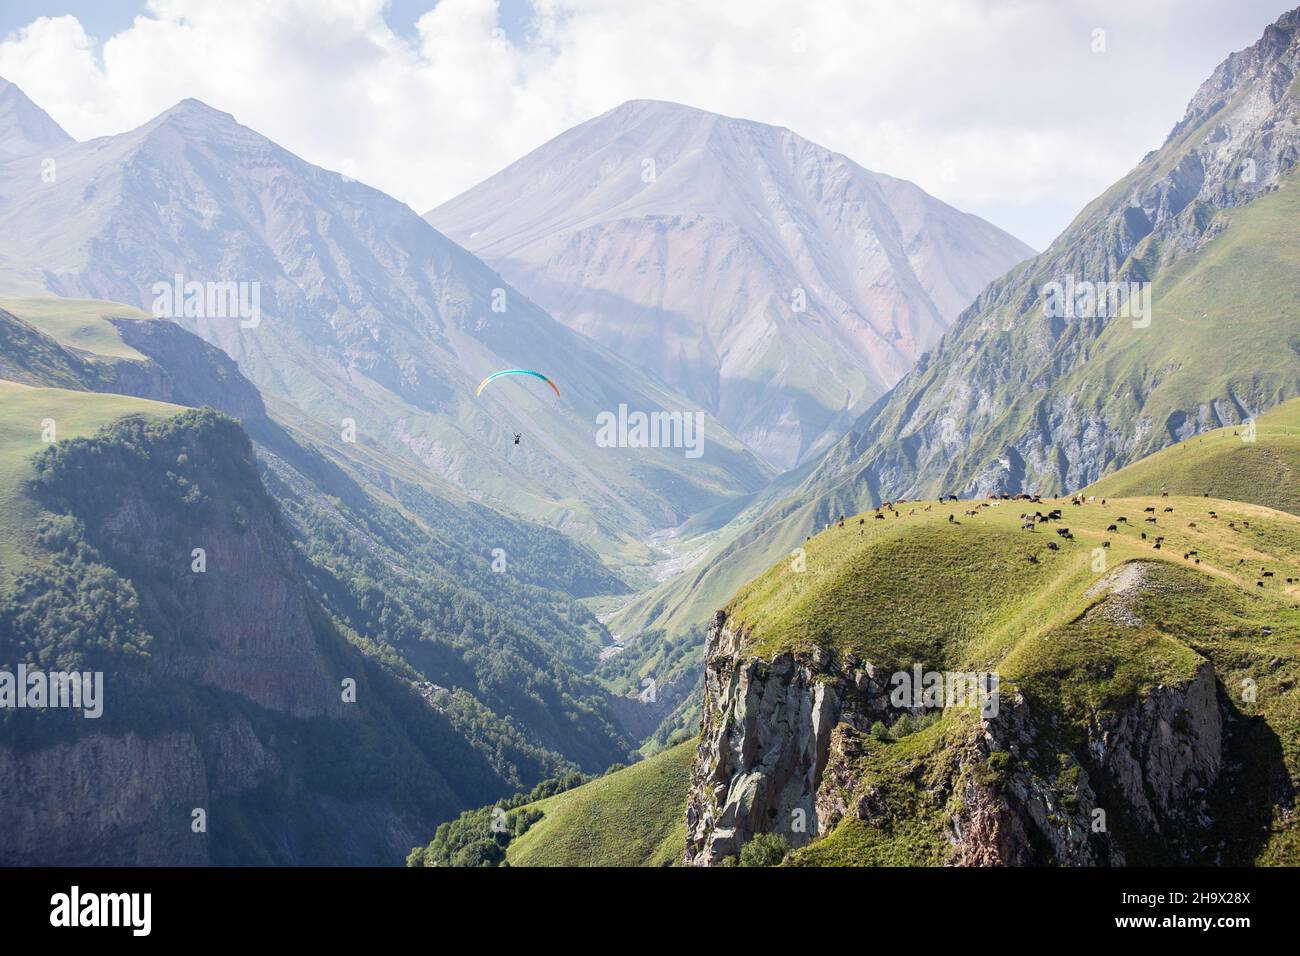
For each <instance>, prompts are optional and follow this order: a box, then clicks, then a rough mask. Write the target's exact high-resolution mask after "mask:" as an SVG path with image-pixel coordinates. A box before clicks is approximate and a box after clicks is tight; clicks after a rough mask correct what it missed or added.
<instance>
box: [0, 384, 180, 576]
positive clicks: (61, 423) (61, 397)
mask: <svg viewBox="0 0 1300 956" xmlns="http://www.w3.org/2000/svg"><path fill="white" fill-rule="evenodd" d="M182 411H184V409H182V408H181V407H180V406H178V405H167V404H164V403H162V402H151V401H147V400H145V399H141V398H128V397H127V396H125V395H101V394H92V393H89V392H75V391H68V390H65V389H61V388H32V387H30V386H27V385H19V384H17V383H14V382H7V381H3V380H0V584H3V583H4V581H5V580H6V579H7V578H8V577H9V576H11V575H12V574H13V573H14V572H15V571H16V570H17V569H18V568H19V567H20V566H21V564H22V563H23V561H24V558H23V554H22V550H21V548H20V542H21V541H23V540H25V539H26V538H27V537H29V533H30V528H31V524H32V522H33V521H34V520H35V518H36V514H37V512H38V510H39V509H38V508H37V506H36V504H35V503H34V502H33V501H31V499H29V498H28V497H27V496H26V495H25V494H24V493H23V483H24V482H25V481H26V480H27V479H29V478H30V477H31V476H32V461H31V460H32V457H33V456H34V455H35V454H36V453H37V452H39V451H41V450H42V449H43V448H45V447H46V442H45V441H44V438H43V434H44V425H43V424H42V423H43V422H44V421H45V420H46V419H52V420H53V422H54V426H55V437H56V438H57V439H58V440H63V439H66V438H78V437H82V436H85V435H90V434H92V433H93V432H96V431H98V430H99V429H100V428H101V427H102V426H104V425H106V424H108V423H110V422H113V421H115V420H117V419H119V418H123V417H125V416H127V415H145V416H149V417H156V418H166V417H170V416H172V415H175V414H177V413H179V412H182Z"/></svg>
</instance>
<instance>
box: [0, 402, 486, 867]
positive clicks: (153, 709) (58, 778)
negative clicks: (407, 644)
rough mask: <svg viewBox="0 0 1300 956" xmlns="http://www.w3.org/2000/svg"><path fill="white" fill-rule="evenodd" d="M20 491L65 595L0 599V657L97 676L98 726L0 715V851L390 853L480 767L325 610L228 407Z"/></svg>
mask: <svg viewBox="0 0 1300 956" xmlns="http://www.w3.org/2000/svg"><path fill="white" fill-rule="evenodd" d="M87 475H93V476H94V480H93V481H89V480H86V476H87ZM33 494H34V495H35V496H36V497H37V498H38V500H39V501H40V502H41V503H42V504H43V505H44V506H45V507H46V508H47V509H48V511H49V513H50V514H51V515H56V516H59V517H58V518H57V519H53V520H55V522H56V524H57V526H58V527H61V528H62V529H63V531H62V534H63V535H64V536H65V538H66V541H65V543H59V542H57V541H54V539H52V538H50V537H48V536H45V537H43V538H42V539H41V540H42V541H43V542H45V544H46V545H47V546H48V547H50V548H52V549H53V553H51V554H47V555H45V561H46V562H48V564H49V565H50V566H51V567H52V568H54V569H56V571H57V573H58V574H60V575H62V577H59V578H58V580H59V582H60V583H61V584H62V587H53V586H52V584H51V582H50V581H47V580H46V579H45V578H43V577H41V575H42V574H47V573H51V572H47V571H43V570H40V569H38V570H36V571H33V572H30V573H31V574H34V575H36V577H34V578H32V579H31V580H30V581H29V580H26V579H20V581H19V583H18V584H17V586H16V587H17V588H18V597H16V598H15V599H14V600H13V601H12V602H11V601H10V600H9V596H8V595H6V596H5V601H3V602H0V661H2V662H3V663H4V664H5V665H8V666H12V665H13V663H14V661H15V659H17V660H24V659H26V660H29V661H30V660H32V659H33V658H34V659H35V660H37V661H43V662H44V663H45V665H46V666H47V667H49V668H51V669H53V668H54V666H55V664H54V662H55V661H56V660H57V661H58V662H59V666H65V665H64V664H63V662H64V661H65V660H72V659H74V658H75V659H76V660H77V661H78V663H77V665H76V668H77V669H90V670H100V669H102V671H103V672H104V679H103V687H104V690H103V716H102V717H101V718H99V719H96V720H91V719H85V718H82V717H81V716H80V715H79V714H67V713H53V712H51V713H44V712H41V713H34V712H29V711H22V712H15V711H11V712H8V713H7V714H5V715H4V717H5V721H4V723H3V724H2V725H0V832H4V833H6V834H9V835H10V837H9V838H7V839H5V840H3V841H0V863H4V864H7V865H14V864H23V865H30V864H78V865H82V864H99V865H127V864H155V865H160V864H163V865H173V864H202V863H282V864H288V863H307V862H315V863H352V864H362V863H369V864H379V863H390V864H396V863H399V862H400V861H401V859H402V858H403V856H404V855H405V853H406V851H407V850H408V849H409V848H410V846H411V845H412V843H413V841H414V839H415V835H416V834H417V833H422V832H425V831H427V830H428V829H429V828H430V827H431V826H432V825H433V823H434V822H436V821H437V820H439V819H445V818H446V817H447V816H449V815H451V814H454V813H455V812H456V811H457V810H459V809H463V808H464V807H466V806H470V805H473V804H474V803H475V802H476V801H477V800H479V799H481V797H480V796H479V794H480V791H481V788H482V787H483V786H484V785H485V784H488V785H490V783H491V781H492V780H493V779H494V778H493V777H492V771H491V769H490V768H488V767H487V766H486V765H485V761H484V759H483V757H482V756H481V755H479V754H478V753H476V752H475V751H474V750H473V749H472V748H471V747H470V745H469V744H468V743H466V742H465V741H464V740H463V739H462V738H460V737H459V736H458V735H457V734H455V732H454V731H452V730H451V728H450V726H449V725H448V722H447V720H446V718H444V717H443V716H441V715H440V714H438V713H436V712H434V711H432V710H430V709H429V708H427V707H426V706H425V705H424V704H423V703H422V702H421V701H420V700H419V698H418V695H417V694H416V692H415V690H414V689H413V688H412V687H410V686H409V685H408V684H406V683H405V682H404V681H401V680H399V679H397V678H395V677H394V676H393V675H391V674H389V673H388V672H386V671H385V670H384V669H383V668H382V667H381V666H379V665H377V664H375V663H374V662H371V661H369V660H367V659H366V658H365V657H364V656H363V655H362V654H361V653H360V652H358V651H357V650H356V649H355V648H353V647H351V646H350V645H349V644H348V642H347V641H346V640H345V639H344V638H343V636H342V635H340V634H339V633H338V632H337V631H336V630H335V629H334V628H333V626H332V625H331V624H330V623H329V622H328V620H327V618H326V616H325V614H324V613H323V612H322V610H321V609H320V608H319V606H317V605H316V603H315V601H314V599H313V596H312V594H311V592H310V591H309V589H308V587H307V584H306V581H305V578H304V575H303V574H302V569H301V568H300V567H299V566H298V561H299V560H300V559H298V558H297V557H296V555H295V553H294V549H293V547H292V544H291V543H290V540H289V529H288V526H287V524H286V523H285V521H284V520H283V518H282V517H281V516H280V514H279V512H278V509H277V508H276V506H275V503H274V502H273V500H272V499H271V498H270V496H269V495H268V494H267V492H266V490H265V489H264V488H263V487H262V485H261V483H260V480H259V478H258V473H257V468H256V465H255V462H254V459H253V451H252V447H251V444H250V443H249V441H248V439H247V437H246V436H245V435H244V434H243V432H242V431H241V430H240V429H239V427H238V425H237V424H236V423H234V422H233V421H231V420H230V419H228V418H224V417H222V416H220V415H217V414H216V413H214V412H211V411H207V410H205V411H192V412H186V413H184V414H183V415H179V416H177V417H176V418H174V419H172V420H170V421H167V422H163V423H159V424H149V423H145V422H131V421H127V422H123V423H119V425H117V426H115V428H114V430H113V431H112V432H111V433H108V434H103V435H101V436H99V437H97V438H95V439H92V440H85V439H82V440H75V441H73V442H68V443H63V444H61V445H58V446H54V448H53V449H51V452H50V453H49V454H48V455H47V456H46V457H45V458H44V459H42V462H41V463H39V464H38V479H37V481H36V484H35V487H34V490H33ZM195 548H201V549H203V551H204V556H203V565H202V567H201V568H199V567H196V564H195V562H196V560H198V559H196V558H195V556H194V554H193V551H194V549H195ZM106 593H107V594H109V595H118V596H119V600H118V603H117V605H116V607H117V609H118V611H119V612H120V613H119V614H118V615H117V616H114V615H113V614H112V613H111V611H112V602H107V601H105V599H104V597H103V595H104V594H106ZM23 595H28V596H29V598H30V599H28V598H24V597H23ZM89 602H97V603H94V604H93V607H89V608H88V607H87V604H88V603H89ZM106 608H107V609H106ZM87 616H88V618H89V620H88V621H87V620H86V618H87ZM123 632H129V633H130V634H132V635H134V637H133V638H132V641H131V642H130V646H127V645H125V644H124V643H123V641H122V638H121V634H122V633H123ZM77 634H81V635H82V637H80V638H78V637H76V635H77ZM56 654H57V655H58V656H57V657H56V656H55V655H56ZM96 655H97V656H96ZM83 658H84V659H85V661H90V660H92V659H93V660H94V664H93V665H90V664H87V666H86V667H84V668H83V667H82V659H83ZM346 679H350V680H351V681H353V683H354V685H355V693H354V694H353V695H352V697H351V699H348V700H345V697H344V693H343V691H344V681H345V680H346ZM64 718H69V719H64ZM379 739H382V740H384V741H385V744H384V747H383V748H377V747H376V745H375V743H374V741H375V740H379ZM398 766H400V767H401V768H402V769H401V770H400V772H399V771H398V770H397V767H398ZM498 785H499V783H498ZM195 810H202V811H204V814H205V820H204V822H205V827H204V828H200V829H198V830H196V829H195V828H194V826H193V825H192V824H193V823H194V816H193V814H194V811H195Z"/></svg>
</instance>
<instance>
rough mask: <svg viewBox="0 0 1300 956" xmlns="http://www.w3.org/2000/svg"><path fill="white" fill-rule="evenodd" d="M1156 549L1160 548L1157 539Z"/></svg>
mask: <svg viewBox="0 0 1300 956" xmlns="http://www.w3.org/2000/svg"><path fill="white" fill-rule="evenodd" d="M1156 550H1157V551H1159V550H1160V542H1159V541H1157V542H1156Z"/></svg>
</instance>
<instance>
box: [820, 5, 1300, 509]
mask: <svg viewBox="0 0 1300 956" xmlns="http://www.w3.org/2000/svg"><path fill="white" fill-rule="evenodd" d="M1298 72H1300V10H1297V11H1292V12H1291V13H1288V14H1286V15H1284V16H1283V17H1282V18H1281V19H1279V20H1278V21H1277V23H1276V24H1274V25H1272V26H1270V27H1268V28H1267V29H1266V30H1265V31H1264V35H1263V36H1262V37H1261V38H1260V40H1259V41H1258V42H1257V43H1255V44H1254V46H1252V47H1250V48H1249V49H1246V50H1244V51H1241V52H1239V53H1234V54H1232V55H1231V56H1230V57H1228V59H1226V60H1225V61H1224V62H1223V63H1222V64H1220V65H1219V67H1218V68H1217V69H1216V70H1215V71H1214V73H1213V75H1212V76H1211V77H1210V78H1209V79H1208V80H1206V81H1205V83H1203V84H1202V85H1201V87H1200V89H1199V90H1197V92H1196V95H1195V96H1194V97H1193V98H1192V100H1191V103H1190V104H1189V105H1188V108H1187V112H1186V114H1185V116H1184V117H1183V118H1182V120H1180V121H1179V122H1178V123H1177V124H1176V125H1175V126H1174V128H1173V130H1172V131H1171V132H1170V134H1169V136H1168V137H1167V138H1166V140H1165V142H1164V145H1162V146H1161V147H1160V148H1159V149H1157V150H1155V151H1153V152H1152V153H1150V154H1148V155H1147V157H1146V158H1145V159H1143V161H1142V162H1141V163H1140V164H1139V165H1138V166H1137V168H1136V169H1134V170H1133V171H1132V172H1131V173H1129V175H1127V176H1125V177H1124V178H1123V179H1122V180H1120V181H1119V182H1118V183H1116V184H1115V185H1114V186H1112V187H1111V188H1110V189H1109V190H1107V191H1106V192H1105V193H1104V194H1103V195H1101V196H1100V197H1098V198H1097V199H1096V200H1094V201H1093V202H1092V203H1091V204H1089V205H1088V207H1087V208H1085V209H1084V210H1083V211H1082V212H1081V213H1080V214H1079V215H1078V216H1077V217H1076V219H1075V220H1074V222H1073V223H1072V224H1071V225H1070V226H1069V228H1067V229H1066V231H1065V232H1064V233H1062V235H1061V236H1060V237H1059V238H1058V239H1057V240H1056V241H1055V242H1053V243H1052V245H1051V247H1050V248H1049V249H1047V251H1046V252H1044V253H1043V254H1042V255H1040V256H1038V257H1037V258H1035V259H1033V260H1031V261H1030V262H1027V263H1024V264H1023V265H1021V266H1018V267H1017V268H1016V269H1014V270H1012V271H1011V272H1010V273H1009V274H1008V275H1007V276H1005V277H1003V278H1002V279H999V280H998V281H997V282H995V283H993V284H992V285H991V286H990V287H989V288H988V289H986V290H985V291H984V292H983V293H981V294H980V296H979V298H978V299H977V300H976V302H975V303H974V305H972V306H971V308H970V309H968V310H967V311H966V312H965V313H964V314H963V315H962V317H961V318H960V320H959V321H958V322H957V323H956V325H955V326H954V327H953V328H952V330H951V331H950V332H948V333H947V334H946V335H945V336H944V337H943V339H942V340H941V341H940V342H939V343H938V344H937V345H936V346H935V348H934V349H933V350H932V351H931V352H930V353H928V354H926V355H925V356H923V357H922V358H921V359H920V361H919V362H918V363H917V365H916V368H915V369H913V370H912V371H911V372H909V373H908V375H907V376H905V377H904V379H903V380H902V381H901V382H899V384H898V386H897V387H896V388H895V389H894V390H893V391H892V392H891V393H890V395H889V396H888V398H887V400H885V401H883V402H882V403H881V404H880V405H879V406H878V407H877V408H875V409H873V410H872V411H871V412H869V413H868V414H866V415H864V416H863V418H862V419H861V420H860V421H859V422H858V424H857V425H856V426H855V428H854V434H852V435H851V436H850V437H848V438H846V439H845V441H844V446H843V447H842V448H840V449H836V450H835V451H834V452H832V453H831V454H830V455H828V459H827V470H826V472H825V473H824V474H823V475H822V476H821V477H820V478H819V479H818V481H820V482H821V483H822V484H823V485H824V486H830V485H832V484H834V483H835V482H836V481H837V480H838V481H842V482H844V483H846V485H848V486H851V488H849V487H845V488H843V490H841V491H840V496H841V497H850V496H854V497H856V498H857V499H859V500H863V499H870V498H876V500H881V499H883V498H894V497H907V498H911V497H918V496H922V495H927V494H936V493H940V492H964V493H970V494H974V495H980V494H986V493H988V492H989V491H995V490H996V491H1003V490H1006V491H1020V490H1028V491H1038V492H1042V493H1048V492H1053V491H1058V490H1062V489H1071V488H1080V487H1083V486H1084V485H1087V484H1089V483H1091V482H1093V481H1095V480H1097V479H1098V478H1100V477H1101V476H1102V475H1104V474H1105V473H1106V472H1108V471H1111V470H1113V469H1115V468H1118V467H1121V466H1123V465H1125V464H1128V463H1129V462H1132V461H1135V460H1137V459H1138V458H1141V457H1143V456H1145V455H1147V454H1149V453H1151V452H1152V451H1155V450H1156V449H1159V448H1161V447H1163V446H1165V445H1168V444H1171V443H1173V442H1177V441H1181V440H1183V439H1186V438H1188V437H1189V436H1192V435H1195V434H1197V433H1199V432H1202V431H1205V430H1206V429H1210V428H1216V427H1219V426H1221V425H1224V424H1231V423H1234V422H1240V421H1244V420H1246V419H1249V418H1251V417H1253V416H1254V415H1257V414H1258V413H1260V412H1262V411H1264V410H1265V409H1267V408H1269V407H1270V406H1272V405H1274V404H1277V403H1278V402H1280V401H1282V400H1284V399H1287V398H1290V397H1292V396H1294V395H1296V394H1300V269H1297V265H1300V243H1298V242H1297V233H1296V230H1295V223H1296V220H1297V218H1298V217H1300V182H1298V181H1297V172H1296V164H1297V162H1300V122H1298V121H1300V80H1298V79H1297V73H1298ZM1109 283H1123V284H1125V286H1126V288H1129V287H1131V288H1134V289H1136V290H1137V296H1136V297H1135V299H1134V302H1137V301H1138V298H1141V299H1143V300H1148V301H1147V304H1146V305H1145V306H1143V308H1142V311H1143V313H1144V314H1143V315H1140V316H1139V315H1134V314H1132V313H1133V311H1134V310H1133V309H1132V308H1131V307H1130V308H1129V309H1128V310H1127V312H1126V310H1125V309H1124V308H1123V307H1122V306H1121V307H1118V308H1117V307H1116V303H1112V302H1109V301H1108V303H1107V304H1106V305H1105V306H1103V305H1101V304H1100V303H1099V302H1098V303H1093V302H1090V301H1089V296H1090V295H1091V294H1092V293H1094V292H1096V291H1097V290H1099V289H1102V290H1105V291H1103V293H1102V295H1103V298H1105V297H1107V295H1108V293H1109V290H1110V289H1111V288H1114V287H1113V286H1109V287H1108V286H1107V285H1106V284H1109ZM1130 284H1131V285H1130ZM1071 290H1073V291H1074V292H1075V296H1074V298H1075V301H1074V302H1073V303H1072V304H1071V305H1070V306H1069V307H1066V308H1063V307H1062V306H1063V305H1064V302H1063V299H1064V296H1068V295H1070V293H1071Z"/></svg>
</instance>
